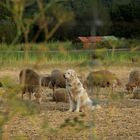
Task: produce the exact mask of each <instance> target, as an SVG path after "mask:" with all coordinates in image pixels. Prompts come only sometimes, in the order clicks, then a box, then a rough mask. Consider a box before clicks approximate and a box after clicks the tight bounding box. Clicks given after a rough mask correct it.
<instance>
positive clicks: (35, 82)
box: [19, 69, 41, 103]
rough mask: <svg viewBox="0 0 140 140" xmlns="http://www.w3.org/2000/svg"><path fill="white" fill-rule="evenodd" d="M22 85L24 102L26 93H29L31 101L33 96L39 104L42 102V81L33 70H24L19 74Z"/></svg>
mask: <svg viewBox="0 0 140 140" xmlns="http://www.w3.org/2000/svg"><path fill="white" fill-rule="evenodd" d="M19 79H20V84H21V86H22V96H21V97H22V100H23V96H24V94H25V93H26V92H28V93H29V99H30V100H31V96H32V95H31V94H33V95H34V96H35V97H36V100H37V102H38V103H40V102H41V94H40V91H41V88H40V86H41V81H40V76H39V75H38V74H37V73H36V72H34V71H33V70H31V69H24V70H22V71H21V72H20V74H19Z"/></svg>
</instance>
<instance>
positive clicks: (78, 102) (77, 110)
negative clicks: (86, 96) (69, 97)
mask: <svg viewBox="0 0 140 140" xmlns="http://www.w3.org/2000/svg"><path fill="white" fill-rule="evenodd" d="M80 106H81V102H80V97H78V99H77V104H76V110H75V112H79V111H80Z"/></svg>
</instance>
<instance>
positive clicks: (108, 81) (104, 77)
mask: <svg viewBox="0 0 140 140" xmlns="http://www.w3.org/2000/svg"><path fill="white" fill-rule="evenodd" d="M85 82H86V86H87V88H88V89H90V91H91V93H93V88H94V87H97V88H99V87H103V88H105V87H111V88H112V91H113V88H114V87H116V86H120V85H121V82H120V80H119V79H118V78H117V77H116V75H115V74H114V73H112V72H110V71H108V70H99V71H93V72H90V73H89V74H88V76H87V79H86V81H85Z"/></svg>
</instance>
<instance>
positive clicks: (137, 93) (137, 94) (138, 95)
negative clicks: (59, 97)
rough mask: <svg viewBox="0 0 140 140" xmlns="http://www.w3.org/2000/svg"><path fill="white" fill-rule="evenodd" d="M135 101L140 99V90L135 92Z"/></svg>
mask: <svg viewBox="0 0 140 140" xmlns="http://www.w3.org/2000/svg"><path fill="white" fill-rule="evenodd" d="M133 99H140V88H138V89H135V90H134V92H133Z"/></svg>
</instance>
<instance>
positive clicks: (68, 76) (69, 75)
mask: <svg viewBox="0 0 140 140" xmlns="http://www.w3.org/2000/svg"><path fill="white" fill-rule="evenodd" d="M64 78H65V79H67V80H73V79H76V78H77V74H76V72H75V71H74V70H72V69H68V70H67V71H66V72H65V74H64Z"/></svg>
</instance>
